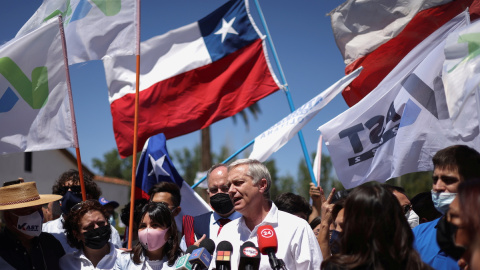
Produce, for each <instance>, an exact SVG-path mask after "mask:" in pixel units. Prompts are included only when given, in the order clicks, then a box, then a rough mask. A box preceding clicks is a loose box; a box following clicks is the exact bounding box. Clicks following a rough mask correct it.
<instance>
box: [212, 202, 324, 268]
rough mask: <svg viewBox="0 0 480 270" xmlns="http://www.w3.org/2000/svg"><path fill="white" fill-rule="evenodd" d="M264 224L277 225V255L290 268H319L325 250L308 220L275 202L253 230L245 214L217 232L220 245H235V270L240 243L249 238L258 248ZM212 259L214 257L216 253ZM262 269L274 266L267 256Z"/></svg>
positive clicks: (233, 265) (261, 266)
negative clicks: (258, 232) (284, 209)
mask: <svg viewBox="0 0 480 270" xmlns="http://www.w3.org/2000/svg"><path fill="white" fill-rule="evenodd" d="M262 225H272V227H273V228H274V230H275V233H276V235H277V239H278V249H277V253H276V257H277V258H278V259H282V260H283V261H284V262H285V266H286V268H287V269H288V270H294V269H299V270H307V269H315V270H318V269H320V264H321V263H322V261H323V256H322V252H321V251H320V246H319V245H318V242H317V239H316V238H315V235H314V234H313V231H312V229H311V228H310V226H309V225H308V223H307V222H306V221H305V220H303V219H301V218H299V217H297V216H294V215H291V214H289V213H287V212H283V211H280V210H278V208H277V206H275V204H274V203H273V202H272V208H271V209H270V211H269V212H268V214H267V216H266V217H265V219H264V220H263V221H262V222H261V223H260V224H258V225H257V226H255V228H254V229H253V231H250V229H248V227H247V225H246V224H245V219H244V217H243V216H242V217H241V218H239V219H236V220H234V221H231V222H229V223H228V224H227V225H225V226H224V227H223V229H222V231H221V232H220V234H219V235H218V238H217V240H216V244H217V245H218V243H220V242H221V241H223V240H225V241H228V242H230V243H231V244H232V246H233V253H232V260H231V262H232V263H231V269H232V270H233V269H238V264H239V262H240V246H241V245H242V244H243V243H245V242H247V241H250V242H252V243H253V244H255V245H256V246H257V247H258V241H257V229H258V227H260V226H262ZM213 258H215V255H214V257H213ZM214 265H215V263H214V262H212V264H211V265H210V269H213V267H214ZM260 269H264V270H267V269H269V270H270V269H271V267H270V263H269V261H268V256H267V255H262V256H261V261H260Z"/></svg>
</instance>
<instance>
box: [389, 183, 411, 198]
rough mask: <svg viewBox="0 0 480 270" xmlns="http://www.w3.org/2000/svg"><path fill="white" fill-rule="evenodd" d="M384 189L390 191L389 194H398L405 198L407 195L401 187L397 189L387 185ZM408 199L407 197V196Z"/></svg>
mask: <svg viewBox="0 0 480 270" xmlns="http://www.w3.org/2000/svg"><path fill="white" fill-rule="evenodd" d="M385 187H386V188H387V189H388V190H389V191H390V192H392V193H393V192H394V191H396V192H398V193H402V194H403V195H405V196H407V194H406V193H405V189H404V188H402V187H399V186H394V185H389V184H385ZM407 198H408V196H407Z"/></svg>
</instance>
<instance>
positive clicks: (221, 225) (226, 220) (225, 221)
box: [217, 218, 231, 235]
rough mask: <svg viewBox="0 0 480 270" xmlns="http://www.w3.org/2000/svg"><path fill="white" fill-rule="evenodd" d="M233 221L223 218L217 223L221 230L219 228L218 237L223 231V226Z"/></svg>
mask: <svg viewBox="0 0 480 270" xmlns="http://www.w3.org/2000/svg"><path fill="white" fill-rule="evenodd" d="M230 221H231V220H230V219H229V218H221V219H219V220H218V221H217V222H218V226H220V228H218V233H217V235H219V234H220V231H221V230H222V228H223V226H224V225H225V224H227V223H228V222H230Z"/></svg>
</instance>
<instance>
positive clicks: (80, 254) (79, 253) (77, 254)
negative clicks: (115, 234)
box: [73, 242, 117, 265]
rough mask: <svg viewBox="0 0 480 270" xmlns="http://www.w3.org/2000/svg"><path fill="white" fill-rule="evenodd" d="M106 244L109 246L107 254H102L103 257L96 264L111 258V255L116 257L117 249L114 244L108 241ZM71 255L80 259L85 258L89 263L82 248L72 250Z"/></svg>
mask: <svg viewBox="0 0 480 270" xmlns="http://www.w3.org/2000/svg"><path fill="white" fill-rule="evenodd" d="M108 245H109V246H110V252H109V253H108V254H106V255H105V256H103V258H102V259H101V260H100V262H98V265H101V263H102V262H103V261H108V260H110V258H112V257H113V259H115V258H116V257H117V250H116V249H115V246H114V245H113V244H112V243H110V242H108ZM73 256H75V257H78V258H80V259H81V260H87V261H89V262H90V263H91V261H90V259H89V258H87V256H85V253H83V249H79V250H76V251H75V252H73Z"/></svg>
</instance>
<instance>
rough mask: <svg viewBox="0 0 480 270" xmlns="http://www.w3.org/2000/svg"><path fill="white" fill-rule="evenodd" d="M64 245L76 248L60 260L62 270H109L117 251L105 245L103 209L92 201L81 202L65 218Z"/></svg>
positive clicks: (107, 236)
mask: <svg viewBox="0 0 480 270" xmlns="http://www.w3.org/2000/svg"><path fill="white" fill-rule="evenodd" d="M63 226H64V228H65V232H66V234H67V240H68V244H69V245H70V246H71V247H73V248H76V249H78V250H77V251H75V252H73V253H69V254H67V255H65V256H63V257H62V258H61V259H60V267H61V268H62V269H112V268H113V266H114V265H115V260H116V258H117V250H116V249H115V246H114V245H113V244H112V243H109V242H108V240H109V239H110V234H111V232H112V231H111V228H110V224H109V223H108V219H107V213H106V212H105V208H104V207H103V206H102V205H101V204H100V203H99V202H98V201H96V200H87V201H84V202H81V203H79V204H77V205H75V206H74V207H72V209H71V210H70V212H69V213H68V215H66V216H65V222H64V225H63Z"/></svg>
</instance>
